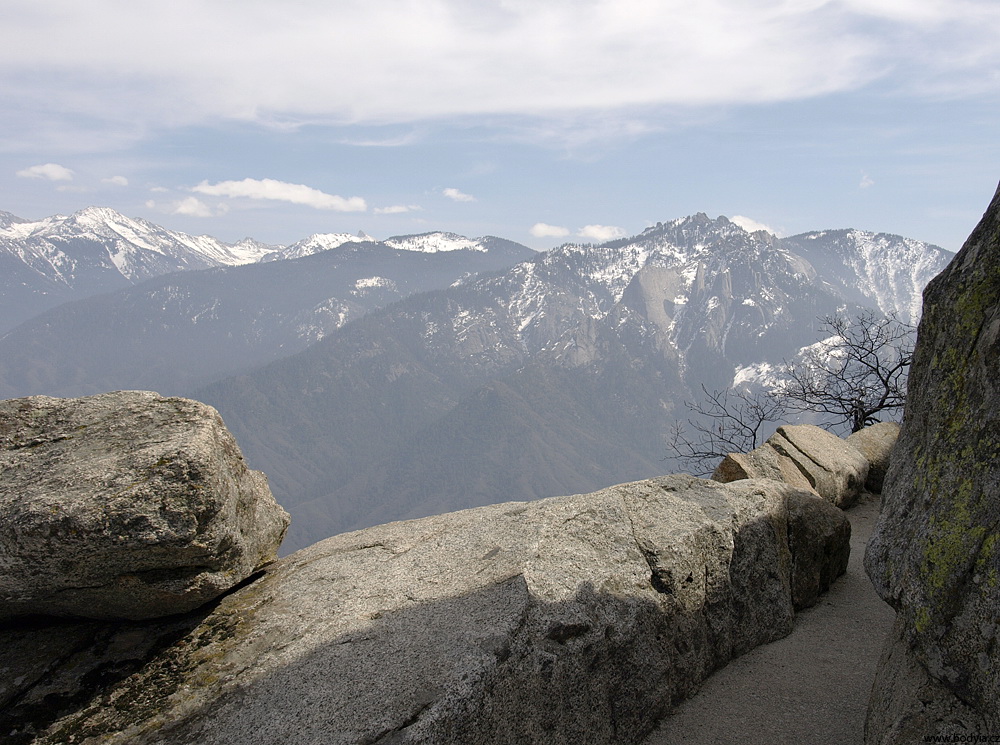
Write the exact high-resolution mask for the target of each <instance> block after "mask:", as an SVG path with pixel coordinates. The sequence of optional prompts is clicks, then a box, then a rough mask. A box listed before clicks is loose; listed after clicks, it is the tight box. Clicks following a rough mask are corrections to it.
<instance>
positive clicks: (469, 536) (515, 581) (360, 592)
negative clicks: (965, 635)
mask: <svg viewBox="0 0 1000 745" xmlns="http://www.w3.org/2000/svg"><path fill="white" fill-rule="evenodd" d="M790 504H791V505H792V507H791V508H790V506H789V505H790ZM810 509H812V510H813V511H814V512H815V515H816V517H817V519H816V520H815V521H808V516H807V513H808V512H809V510H810ZM793 513H794V514H793ZM802 520H807V521H808V522H810V525H830V526H832V529H833V531H834V532H835V533H837V534H838V535H841V536H844V537H845V540H846V533H847V531H845V530H844V529H843V523H844V522H846V518H844V517H843V515H842V514H841V513H840V511H839V510H837V509H836V508H834V507H833V506H832V505H830V504H828V503H826V502H824V501H823V500H821V499H819V498H817V497H815V496H813V495H810V494H808V493H806V492H801V491H797V490H794V489H792V488H790V487H788V486H787V485H784V484H780V483H778V482H773V481H742V482H738V483H735V484H718V483H715V482H711V481H703V480H700V479H695V478H692V477H689V476H668V477H663V478H659V479H652V480H649V481H642V482H636V483H632V484H624V485H621V486H617V487H611V488H609V489H604V490H602V491H599V492H595V493H592V494H584V495H576V496H569V497H557V498H552V499H545V500H540V501H538V502H530V503H508V504H500V505H494V506H490V507H482V508H478V509H474V510H466V511H463V512H456V513H449V514H445V515H439V516H436V517H430V518H424V519H421V520H413V521H408V522H401V523H392V524H388V525H383V526H378V527H375V528H369V529H366V530H362V531H357V532H354V533H348V534H344V535H341V536H336V537H334V538H330V539H327V540H325V541H323V542H321V543H318V544H316V545H314V546H312V547H310V548H308V549H304V550H302V551H299V552H298V553H295V554H293V555H291V556H289V557H286V558H284V559H281V560H278V561H277V562H275V563H273V564H271V565H270V566H268V567H267V568H266V569H265V570H264V573H263V576H262V577H260V578H259V579H257V580H256V581H254V582H253V583H251V584H248V585H246V586H244V587H242V588H240V589H239V590H237V591H235V592H233V593H231V594H229V595H227V596H225V597H224V598H223V599H222V600H221V601H219V603H218V605H217V606H216V607H215V608H214V610H212V611H211V612H208V613H207V614H205V615H203V616H201V617H197V618H194V619H193V620H192V621H191V627H190V629H189V630H188V631H187V632H186V633H184V634H183V635H182V636H180V637H179V638H176V639H174V640H171V641H170V642H169V643H167V644H166V646H163V647H162V648H160V649H159V650H158V651H156V652H154V653H152V654H151V656H150V657H149V659H147V660H146V661H145V662H144V663H143V664H142V665H141V667H140V668H139V669H138V670H136V671H135V672H130V673H129V674H128V675H127V676H123V677H122V678H121V679H120V680H118V681H116V682H114V683H112V684H110V685H109V686H107V687H105V688H103V689H97V690H91V691H90V692H89V693H86V692H83V691H81V690H79V689H78V688H77V689H74V690H73V691H72V692H70V693H67V694H65V695H64V698H65V700H67V701H69V700H70V699H72V701H73V703H70V704H67V705H66V706H65V707H63V709H62V710H58V711H57V710H54V707H52V706H49V707H48V709H46V712H47V713H46V714H45V715H44V716H41V715H39V714H37V711H38V709H33V708H32V707H33V706H35V705H37V704H38V703H39V702H45V701H59V700H60V697H59V696H58V695H55V692H53V691H52V690H51V687H50V686H47V685H45V684H41V683H40V684H38V685H37V686H35V687H31V688H28V689H25V690H21V691H18V692H16V693H15V694H14V696H13V698H12V701H14V702H15V703H14V704H13V705H11V706H9V707H8V709H7V714H6V715H5V716H6V719H3V718H0V720H2V721H0V725H2V726H3V727H4V728H5V729H6V730H7V731H17V732H19V733H21V735H20V736H21V738H22V739H21V740H20V741H19V742H20V743H31V744H32V745H42V743H46V744H51V743H65V742H69V741H73V742H84V743H103V744H109V743H129V744H130V745H149V744H151V743H157V744H164V745H165V744H167V743H169V745H193V744H194V743H197V744H198V745H222V744H223V743H224V744H225V745H230V743H233V742H239V743H244V744H246V745H264V744H265V743H266V744H268V745H272V744H277V743H289V742H294V743H312V742H315V743H324V744H329V745H346V744H348V743H351V744H360V743H367V744H369V745H371V744H373V743H382V744H383V745H388V744H389V743H435V745H444V744H446V743H453V744H455V745H458V744H459V743H460V744H461V745H492V744H494V743H496V744H499V743H513V742H517V743H538V744H539V745H542V744H544V745H559V744H561V743H565V744H566V745H569V744H570V743H572V744H573V745H581V744H582V745H588V744H598V743H599V744H601V745H622V744H623V743H635V742H639V741H640V740H641V739H642V738H643V737H645V736H646V735H647V734H648V732H649V731H650V730H651V729H652V727H653V725H654V722H655V721H656V719H658V718H659V717H661V716H662V715H663V714H665V713H666V712H667V711H668V710H669V709H670V707H671V706H672V704H673V703H674V702H676V701H678V700H680V699H682V698H684V697H685V696H687V695H689V694H690V693H692V692H693V691H694V690H695V689H696V688H697V687H698V685H699V684H700V683H701V681H702V680H704V678H705V677H706V676H708V675H709V674H710V673H711V672H712V671H713V670H715V669H716V668H718V667H720V666H721V665H724V664H725V663H726V662H727V661H728V660H730V659H731V658H732V657H734V656H737V655H741V654H744V653H745V652H747V651H749V650H750V649H752V648H753V647H755V646H757V645H759V644H761V643H764V642H768V641H773V640H774V639H777V638H779V637H781V636H783V635H785V634H787V633H788V632H789V630H790V629H791V627H792V619H793V608H794V605H795V592H794V589H793V588H796V587H810V586H811V585H812V582H811V581H804V580H802V579H801V577H799V575H800V574H802V573H808V574H810V575H815V576H816V577H817V578H818V577H822V576H830V575H831V574H835V573H836V572H837V569H836V565H837V564H839V563H840V562H842V561H843V560H844V558H845V555H844V547H840V546H838V547H835V549H834V551H833V552H832V555H830V556H822V557H817V555H816V554H815V553H814V554H812V555H803V556H797V555H796V554H795V553H793V550H792V549H791V548H790V545H791V544H794V543H796V542H799V541H800V540H804V534H802V535H799V539H796V540H792V539H791V538H790V535H792V534H795V535H798V534H799V533H800V532H801V525H800V523H801V522H802ZM811 529H814V530H815V528H811ZM820 532H822V531H821V530H820ZM819 538H820V539H821V540H826V538H828V537H827V536H819ZM810 556H811V558H810ZM817 581H819V580H817ZM807 602H808V600H807ZM130 628H131V627H130ZM145 628H146V631H145V632H144V633H141V634H140V633H139V632H137V631H135V629H134V628H132V629H131V630H130V631H129V632H128V633H130V634H132V636H131V637H129V638H130V639H132V642H130V643H132V644H133V645H136V644H138V642H137V641H136V639H140V640H141V639H145V638H148V637H149V635H150V632H149V627H145ZM157 628H159V627H157ZM13 633H14V632H13V631H11V632H9V633H8V634H7V636H6V637H5V636H4V635H3V634H0V655H2V653H3V650H4V648H5V647H4V644H14V643H16V644H18V645H21V646H22V647H23V646H24V645H26V644H30V640H29V639H28V638H26V637H25V636H24V635H23V633H22V635H21V636H18V637H16V639H12V636H11V634H13ZM124 633H126V632H124V631H120V632H116V634H115V635H114V637H113V638H112V639H104V640H103V642H102V649H103V648H108V647H112V646H114V644H116V643H121V644H125V642H124V641H121V640H120V636H121V635H122V634H124ZM163 633H166V632H163ZM38 634H39V635H40V637H39V638H40V639H41V640H42V641H44V642H46V643H51V631H50V630H45V631H39V632H38ZM46 634H48V635H46ZM68 657H69V655H64V657H63V658H61V659H67V658H68ZM82 657H85V655H82V653H80V654H77V656H76V658H77V659H81V658H82ZM88 659H89V658H88ZM45 664H47V665H48V667H47V670H48V672H47V673H46V675H44V676H43V675H41V674H39V673H38V672H37V670H36V671H34V672H31V671H22V672H21V675H22V676H23V677H27V678H32V679H38V680H46V681H51V680H54V679H59V678H60V676H61V675H62V671H61V669H60V665H61V664H62V663H61V662H59V661H51V662H50V663H43V662H39V663H37V665H45ZM91 664H97V663H91ZM101 664H104V663H101ZM105 667H106V665H105ZM102 669H103V668H102ZM79 673H80V671H79V670H77V671H76V673H75V674H74V675H72V676H69V677H70V678H72V679H75V680H80V679H82V678H83V677H86V676H81V675H80V674H79ZM19 717H20V719H19ZM30 717H34V718H33V719H30ZM46 717H47V718H46ZM72 738H75V739H72Z"/></svg>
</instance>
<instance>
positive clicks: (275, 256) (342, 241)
mask: <svg viewBox="0 0 1000 745" xmlns="http://www.w3.org/2000/svg"><path fill="white" fill-rule="evenodd" d="M375 242H376V241H375V239H374V238H372V237H371V236H370V235H368V234H367V233H365V232H364V231H361V232H359V233H358V234H357V235H352V234H350V233H315V234H313V235H311V236H309V237H308V238H306V239H304V240H301V241H299V242H298V243H293V244H292V245H290V246H288V247H287V248H283V249H281V250H279V251H275V252H274V253H272V254H270V255H268V256H265V257H264V258H263V260H264V261H280V260H284V259H301V258H302V257H303V256H312V255H313V254H318V253H320V252H322V251H330V250H333V249H335V248H340V247H341V246H344V245H346V244H348V243H375Z"/></svg>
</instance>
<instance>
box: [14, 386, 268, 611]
mask: <svg viewBox="0 0 1000 745" xmlns="http://www.w3.org/2000/svg"><path fill="white" fill-rule="evenodd" d="M287 526H288V515H287V514H286V513H285V511H284V510H282V509H281V508H280V507H279V506H278V505H277V503H276V502H275V501H274V498H273V497H272V496H271V492H270V489H269V488H268V486H267V480H266V479H265V478H264V476H263V474H261V473H259V472H256V471H251V470H250V469H248V468H247V466H246V464H245V463H244V461H243V457H242V455H241V454H240V451H239V448H238V447H237V445H236V441H235V440H234V439H233V437H232V435H231V434H230V433H229V431H228V430H227V429H226V427H225V425H224V424H223V422H222V419H221V418H220V417H219V415H218V413H217V412H216V411H215V409H213V408H211V407H209V406H206V405H205V404H201V403H198V402H196V401H190V400H187V399H181V398H163V397H161V396H159V395H158V394H155V393H150V392H144V391H118V392H115V393H107V394H102V395H98V396H89V397H85V398H77V399H57V398H49V397H46V396H32V397H30V398H23V399H12V400H8V401H2V402H0V569H2V571H0V619H4V618H11V617H15V616H21V615H27V614H48V615H56V616H81V617H88V618H100V619H114V618H127V619H141V618H153V617H158V616H164V615H169V614H174V613H184V612H187V611H190V610H192V609H194V608H197V607H198V606H200V605H203V604H204V603H206V602H208V601H210V600H212V599H213V598H215V597H217V596H218V595H219V594H221V593H222V592H224V591H226V590H228V589H229V588H231V587H233V586H234V585H236V584H238V583H239V582H241V581H242V580H243V579H245V578H246V577H247V576H249V575H250V574H251V573H252V572H253V571H254V570H255V569H256V568H258V567H259V566H261V565H262V564H264V563H266V562H268V561H270V560H272V559H273V558H274V556H275V554H276V551H277V547H278V545H279V544H280V543H281V539H282V537H283V535H284V532H285V529H286V528H287Z"/></svg>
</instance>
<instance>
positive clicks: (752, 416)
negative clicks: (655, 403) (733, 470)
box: [666, 311, 915, 475]
mask: <svg viewBox="0 0 1000 745" xmlns="http://www.w3.org/2000/svg"><path fill="white" fill-rule="evenodd" d="M820 321H821V323H822V325H821V327H820V331H821V332H822V333H823V334H824V335H825V338H824V339H823V340H822V341H820V342H818V343H817V344H814V345H813V346H811V347H808V348H806V349H805V350H804V351H803V352H802V353H801V355H800V356H799V359H798V360H797V361H796V362H794V363H787V362H786V363H785V365H784V367H783V369H782V373H781V378H782V379H781V380H779V383H778V385H777V386H776V387H775V388H773V389H771V390H769V391H759V392H753V391H750V390H748V389H742V388H741V389H733V388H727V389H725V390H723V391H712V392H709V391H708V390H707V389H706V388H705V386H702V387H701V390H702V392H703V393H704V399H703V400H701V401H699V402H693V403H692V402H685V406H687V408H688V409H689V410H690V411H691V414H692V417H691V418H689V419H688V420H687V421H686V422H676V423H674V425H673V427H672V430H671V431H670V433H669V434H668V435H667V443H666V446H667V457H668V458H674V459H675V460H677V461H680V462H681V463H683V464H684V466H685V467H686V468H688V470H690V472H691V473H694V474H699V475H700V474H706V473H711V472H712V470H713V468H714V467H715V463H716V461H718V460H719V459H720V458H723V457H725V456H726V455H727V454H728V453H748V452H750V451H751V450H753V449H754V448H756V447H757V446H758V445H760V444H761V442H760V439H761V437H762V435H763V433H765V432H766V431H767V430H768V427H767V425H769V424H773V423H776V422H785V421H788V419H789V417H790V416H792V417H794V416H795V415H804V414H813V415H819V416H820V418H821V419H822V420H823V421H824V422H825V424H826V425H827V426H830V427H841V426H844V425H848V426H850V428H851V431H852V432H857V431H858V430H859V429H862V428H864V427H866V426H868V425H869V424H874V423H875V422H877V421H879V419H878V416H879V415H880V414H883V413H884V414H889V415H892V414H895V413H896V412H898V411H900V410H901V409H902V407H903V405H904V404H905V402H906V377H907V373H908V372H909V367H910V363H911V362H912V361H913V345H914V341H915V329H914V327H913V326H910V325H909V324H906V323H903V322H902V321H900V320H898V319H897V318H893V317H890V318H886V317H884V316H881V315H879V314H877V313H876V312H875V311H862V312H861V313H859V314H858V315H856V316H851V317H848V316H843V315H833V316H827V317H825V318H822V319H820Z"/></svg>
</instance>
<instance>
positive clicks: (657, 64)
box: [0, 0, 1000, 144]
mask: <svg viewBox="0 0 1000 745" xmlns="http://www.w3.org/2000/svg"><path fill="white" fill-rule="evenodd" d="M347 29H349V30H350V33H347V32H346V30H347ZM998 35H1000V4H998V3H996V0H840V1H838V2H830V1H829V0H755V1H752V2H751V1H748V0H704V2H700V3H689V2H682V1H681V0H659V1H655V0H587V1H586V2H580V3H574V2H529V1H528V0H508V1H506V2H499V1H496V0H494V1H492V2H480V3H473V4H470V3H468V2H465V0H433V1H428V2H375V3H372V2H369V3H361V2H340V3H330V2H326V1H325V0H296V2H295V3H294V9H293V10H290V11H287V12H284V13H278V12H276V11H275V6H274V4H273V3H272V2H267V1H266V0H245V2H240V3H210V2H204V0H177V2H175V3H161V4H151V3H128V4H124V3H121V2H119V1H118V0H90V1H89V2H86V3H81V2H79V0H47V2H46V3H44V4H39V3H37V2H31V1H30V0H9V2H8V3H7V6H5V14H4V44H2V45H0V69H2V70H3V71H4V75H3V86H2V90H3V94H4V98H5V101H7V102H8V104H7V105H8V108H10V109H18V110H21V111H27V112H29V113H30V114H31V115H30V116H24V117H22V119H21V121H22V122H23V123H30V122H32V121H35V122H37V121H39V119H38V117H37V115H36V114H37V112H41V111H44V112H45V113H46V114H47V117H46V118H47V119H48V120H50V121H56V120H58V118H59V116H60V115H61V114H76V115H79V114H87V115H91V116H94V117H97V118H99V119H100V120H103V121H107V122H115V123H117V127H118V128H119V129H121V128H123V125H122V122H144V123H146V124H147V125H156V124H160V123H163V124H165V125H171V124H173V125H176V124H188V123H193V122H204V121H209V120H212V119H217V118H219V117H222V118H236V119H243V120H255V121H261V122H265V123H270V124H272V125H274V126H280V127H294V126H297V125H301V124H309V123H329V122H335V123H390V122H409V121H418V120H424V121H427V120H431V119H435V118H440V117H444V116H468V115H497V114H499V115H508V114H516V115H529V116H534V115H553V114H559V115H561V114H569V113H574V112H576V113H579V112H588V111H590V112H598V111H601V112H603V111H609V110H630V109H634V108H635V107H648V106H662V105H681V106H690V105H701V104H709V105H720V104H721V105H727V104H736V103H744V102H773V101H780V100H793V99H801V98H806V97H813V96H817V95H821V94H824V93H831V92H840V91H845V90H853V89H857V88H858V87H860V86H863V85H865V84H866V83H868V82H871V81H872V80H875V79H879V78H885V79H888V80H890V81H891V86H890V87H896V88H900V87H905V86H906V84H907V83H911V84H913V85H914V86H919V85H921V81H934V82H936V83H939V84H942V85H943V83H945V82H952V83H954V84H955V86H956V87H960V88H961V89H962V90H963V91H964V90H966V89H972V88H974V87H975V86H976V85H978V86H979V87H980V88H981V87H982V86H992V87H993V88H994V89H995V79H994V77H993V76H994V73H995V70H996V67H997V64H998V63H1000V45H997V44H996V41H995V40H996V38H997V36H998ZM179 38H183V39H184V40H185V45H184V46H185V53H184V54H183V55H178V54H177V39H179ZM331 39H335V40H336V43H331ZM248 49H267V50H268V53H267V54H266V55H252V54H247V51H246V50H248ZM956 50H961V53H960V54H956ZM345 69H350V71H351V74H350V75H331V74H330V71H331V70H345ZM939 78H944V79H939ZM19 107H20V108H19ZM24 126H30V125H29V124H25V125H24ZM392 142H393V140H392V139H390V140H387V141H386V143H387V144H388V143H392Z"/></svg>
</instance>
